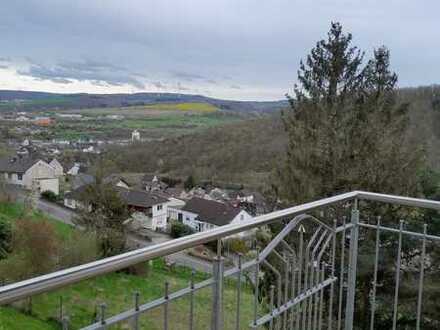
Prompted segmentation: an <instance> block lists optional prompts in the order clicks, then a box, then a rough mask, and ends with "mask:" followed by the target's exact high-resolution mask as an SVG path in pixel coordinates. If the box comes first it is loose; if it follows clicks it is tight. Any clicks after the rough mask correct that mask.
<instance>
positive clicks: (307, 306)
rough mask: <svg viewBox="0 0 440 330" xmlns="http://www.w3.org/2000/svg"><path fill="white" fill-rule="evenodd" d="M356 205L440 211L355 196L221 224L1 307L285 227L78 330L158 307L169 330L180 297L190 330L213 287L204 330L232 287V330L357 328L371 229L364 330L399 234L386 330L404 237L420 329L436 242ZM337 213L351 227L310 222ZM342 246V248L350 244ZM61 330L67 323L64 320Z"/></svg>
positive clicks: (15, 287) (429, 205) (15, 291)
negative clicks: (410, 251) (364, 250)
mask: <svg viewBox="0 0 440 330" xmlns="http://www.w3.org/2000/svg"><path fill="white" fill-rule="evenodd" d="M361 201H369V202H380V203H387V204H397V205H401V206H408V207H416V208H426V209H433V210H440V202H436V201H430V200H425V199H416V198H409V197H401V196H392V195H384V194H377V193H369V192H362V191H354V192H349V193H345V194H341V195H338V196H334V197H330V198H325V199H321V200H318V201H314V202H310V203H306V204H302V205H298V206H294V207H291V208H287V209H284V210H280V211H276V212H272V213H269V214H266V215H262V216H259V217H256V218H254V219H252V220H249V221H245V222H242V223H240V224H234V225H227V226H223V227H219V228H216V229H213V230H210V231H207V232H201V233H197V234H194V235H190V236H186V237H182V238H179V239H175V240H171V241H167V242H165V243H161V244H157V245H154V246H150V247H146V248H142V249H138V250H135V251H130V252H127V253H124V254H121V255H118V256H115V257H111V258H106V259H102V260H99V261H95V262H91V263H88V264H84V265H81V266H77V267H73V268H69V269H65V270H62V271H58V272H54V273H51V274H47V275H43V276H39V277H35V278H32V279H29V280H25V281H21V282H18V283H14V284H9V285H6V286H3V287H0V304H1V305H5V304H10V303H13V302H15V301H18V300H21V299H23V298H27V297H31V296H33V295H37V294H41V293H45V292H49V291H52V290H55V289H57V288H62V287H65V286H68V285H71V284H74V283H77V282H80V281H83V280H86V279H89V278H94V277H97V276H100V275H104V274H107V273H110V272H114V271H117V270H121V269H124V268H127V267H130V266H133V265H136V264H139V263H142V262H145V261H148V260H152V259H155V258H158V257H164V256H167V255H170V254H172V253H175V252H179V251H183V250H185V249H188V248H192V247H195V246H199V245H201V244H205V243H208V242H211V241H217V242H218V246H219V247H220V246H221V242H222V240H224V239H226V238H228V237H231V236H234V235H236V234H239V233H243V232H248V231H250V230H253V229H256V228H263V227H266V226H267V225H271V224H274V225H277V224H278V225H279V224H282V226H281V230H280V231H279V232H278V234H277V235H276V236H275V237H273V238H272V239H271V241H270V242H268V243H267V244H266V245H265V246H264V247H263V248H262V249H261V250H257V251H256V255H255V256H253V257H251V258H250V259H249V260H243V257H241V256H239V257H238V262H237V263H235V264H233V265H232V266H231V267H229V268H227V265H226V263H225V256H223V255H222V251H221V249H220V248H218V251H217V257H216V258H215V259H214V261H213V274H212V277H210V278H208V279H206V280H203V281H201V282H196V281H195V280H194V278H193V277H192V278H191V281H190V283H189V285H188V287H185V288H182V289H179V290H177V291H174V292H171V290H170V286H169V284H168V283H165V284H164V295H163V296H162V297H160V298H158V299H155V300H152V301H148V302H145V303H143V304H141V303H140V297H139V294H136V295H135V298H134V303H133V308H131V309H129V310H126V311H121V312H120V313H117V314H115V315H113V316H109V317H108V316H107V315H106V309H105V305H102V306H101V307H100V308H101V310H100V317H99V319H97V321H96V322H94V323H92V324H90V325H89V326H86V327H84V328H83V329H107V328H110V327H111V326H113V325H117V324H120V323H122V322H126V321H129V322H130V325H131V327H132V328H133V329H140V324H139V318H140V317H141V316H142V315H144V314H145V313H146V312H148V311H151V310H153V309H156V308H162V310H163V329H173V326H172V325H170V324H169V306H170V304H171V303H172V302H173V301H175V300H178V299H181V298H182V297H189V300H190V301H189V311H188V313H189V323H188V327H189V329H196V328H197V327H196V326H195V322H194V317H195V307H194V301H195V299H196V293H197V292H198V291H200V290H203V289H205V288H212V296H211V297H212V299H211V301H212V304H211V311H210V313H211V317H210V318H211V323H210V324H211V326H210V327H211V329H213V330H221V329H224V328H225V324H224V304H225V303H224V298H225V297H224V294H223V293H224V290H225V281H227V280H228V279H232V282H231V283H232V284H231V283H229V284H228V285H229V286H231V285H232V286H233V288H234V290H235V291H236V299H235V302H234V305H235V310H234V314H235V317H234V318H235V319H234V322H233V323H234V326H233V328H234V329H249V328H251V329H259V328H262V327H268V328H269V329H307V330H312V329H324V328H327V329H342V328H344V329H347V330H350V329H353V328H354V323H355V316H356V315H355V303H356V284H357V267H358V263H359V262H358V254H359V253H358V250H359V244H360V242H361V241H362V239H361V237H362V235H367V234H362V233H360V230H361V229H365V230H366V231H369V230H375V231H376V235H375V239H374V240H375V243H374V246H375V247H374V253H373V258H374V266H373V267H374V269H373V280H372V291H371V293H370V304H371V311H370V320H369V322H370V324H369V327H370V329H375V315H376V313H377V309H376V308H377V301H376V299H377V290H378V269H379V261H380V251H381V248H382V245H381V235H382V234H383V233H385V232H386V233H390V234H397V235H398V240H397V242H398V243H397V253H396V258H397V259H396V263H395V280H394V297H393V308H392V310H393V312H392V313H393V316H392V324H391V326H390V327H391V328H392V329H396V328H397V326H398V307H399V304H398V303H399V287H400V282H401V272H402V269H401V264H402V259H401V258H402V242H403V237H404V236H411V237H413V238H415V239H419V240H421V241H422V248H421V255H420V267H419V269H418V272H419V281H418V290H417V298H416V300H417V308H416V329H420V328H421V324H422V313H423V308H422V307H423V287H424V275H425V274H424V271H425V258H426V244H427V241H440V237H439V236H435V235H429V234H428V232H427V227H426V225H425V227H424V230H423V232H412V231H408V230H404V227H403V226H404V224H403V222H402V221H401V222H400V226H399V228H391V227H385V226H382V225H381V223H380V220H378V222H377V223H374V224H371V223H369V221H363V219H362V217H361V215H360V210H359V208H358V207H359V203H360V202H361ZM329 207H331V208H339V209H340V210H342V211H341V212H340V214H345V215H346V214H347V212H350V214H349V217H350V221H346V218H345V217H344V216H343V215H342V216H340V214H336V215H335V214H333V216H335V218H334V220H333V221H330V222H331V223H329V221H328V217H325V216H323V217H322V218H323V219H321V218H320V217H319V216H317V214H318V213H320V212H321V211H323V210H324V211H325V210H326V209H327V208H329ZM347 241H348V244H347ZM245 278H247V279H248V280H247V283H249V284H250V286H251V287H252V290H251V291H252V295H253V297H254V298H253V303H252V304H253V312H252V320H251V321H250V322H248V321H249V320H247V323H245V322H244V321H243V318H242V316H241V315H242V313H241V307H242V306H241V301H242V295H243V282H244V281H245V280H244V279H245ZM63 327H64V329H68V327H69V325H68V321H67V319H64V321H63Z"/></svg>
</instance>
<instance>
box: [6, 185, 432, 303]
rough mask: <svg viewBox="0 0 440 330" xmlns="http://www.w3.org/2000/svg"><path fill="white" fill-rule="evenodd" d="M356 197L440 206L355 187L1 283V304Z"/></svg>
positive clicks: (422, 200) (423, 205)
mask: <svg viewBox="0 0 440 330" xmlns="http://www.w3.org/2000/svg"><path fill="white" fill-rule="evenodd" d="M356 198H357V199H364V200H370V201H379V202H385V203H396V204H401V205H407V206H414V207H422V208H430V209H435V210H440V202H436V201H430V200H426V199H417V198H409V197H400V196H393V195H385V194H377V193H370V192H363V191H352V192H348V193H344V194H340V195H336V196H333V197H328V198H324V199H320V200H317V201H313V202H309V203H305V204H301V205H297V206H293V207H290V208H287V209H283V210H279V211H275V212H271V213H268V214H265V215H261V216H258V217H255V218H253V219H251V220H247V221H243V222H241V223H239V224H231V225H226V226H222V227H219V228H215V229H212V230H209V231H206V232H201V233H196V234H193V235H189V236H185V237H181V238H178V239H175V240H171V241H167V242H163V243H160V244H157V245H153V246H149V247H145V248H141V249H137V250H134V251H129V252H126V253H123V254H120V255H117V256H113V257H109V258H105V259H101V260H98V261H94V262H90V263H87V264H83V265H80V266H76V267H72V268H68V269H64V270H60V271H56V272H53V273H50V274H46V275H42V276H38V277H34V278H31V279H28V280H24V281H20V282H16V283H12V284H9V285H6V286H3V287H0V305H3V304H7V303H11V302H13V301H16V300H19V299H22V298H25V297H28V296H32V295H35V294H39V293H43V292H47V291H51V290H53V289H56V288H59V287H63V286H67V285H69V284H73V283H76V282H79V281H82V280H85V279H88V278H91V277H96V276H99V275H103V274H107V273H109V272H113V271H117V270H120V269H123V268H127V267H129V266H132V265H135V264H137V263H140V262H144V261H148V260H151V259H154V258H157V257H162V256H166V255H169V254H172V253H176V252H179V251H182V250H185V249H188V248H191V247H194V246H197V245H200V244H204V243H207V242H209V241H213V240H216V239H220V238H223V237H227V236H230V235H234V234H237V233H239V232H243V231H246V230H250V229H253V228H257V227H260V226H264V225H267V224H270V223H272V222H274V221H277V220H279V219H283V218H286V217H294V216H297V215H299V214H303V213H306V212H310V211H312V210H315V209H319V208H322V207H325V206H329V205H333V204H336V203H340V202H344V201H349V200H353V199H356Z"/></svg>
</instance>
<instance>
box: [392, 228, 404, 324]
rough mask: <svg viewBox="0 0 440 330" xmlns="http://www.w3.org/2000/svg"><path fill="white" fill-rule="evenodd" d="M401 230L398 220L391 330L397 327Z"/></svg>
mask: <svg viewBox="0 0 440 330" xmlns="http://www.w3.org/2000/svg"><path fill="white" fill-rule="evenodd" d="M402 230H403V220H400V226H399V246H398V248H397V262H396V263H397V264H396V284H395V288H394V309H393V330H396V326H397V303H398V300H399V285H400V262H401V255H402Z"/></svg>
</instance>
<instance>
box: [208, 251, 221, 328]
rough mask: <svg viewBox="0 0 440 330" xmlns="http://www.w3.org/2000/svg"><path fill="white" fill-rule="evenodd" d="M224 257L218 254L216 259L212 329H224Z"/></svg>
mask: <svg viewBox="0 0 440 330" xmlns="http://www.w3.org/2000/svg"><path fill="white" fill-rule="evenodd" d="M223 262H224V260H223V257H222V256H220V255H218V256H217V257H216V258H215V260H214V268H213V271H214V274H213V277H214V280H215V282H214V285H213V290H212V317H211V330H222V329H223V273H224V265H223Z"/></svg>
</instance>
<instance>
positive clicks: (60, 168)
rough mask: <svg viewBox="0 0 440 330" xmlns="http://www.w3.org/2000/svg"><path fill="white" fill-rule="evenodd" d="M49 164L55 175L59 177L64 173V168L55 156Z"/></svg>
mask: <svg viewBox="0 0 440 330" xmlns="http://www.w3.org/2000/svg"><path fill="white" fill-rule="evenodd" d="M49 165H50V166H52V167H53V168H54V169H55V176H57V177H60V176H63V175H64V168H63V166H62V165H61V164H60V162H59V161H58V160H56V159H55V158H54V159H52V161H51V162H50V163H49Z"/></svg>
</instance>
